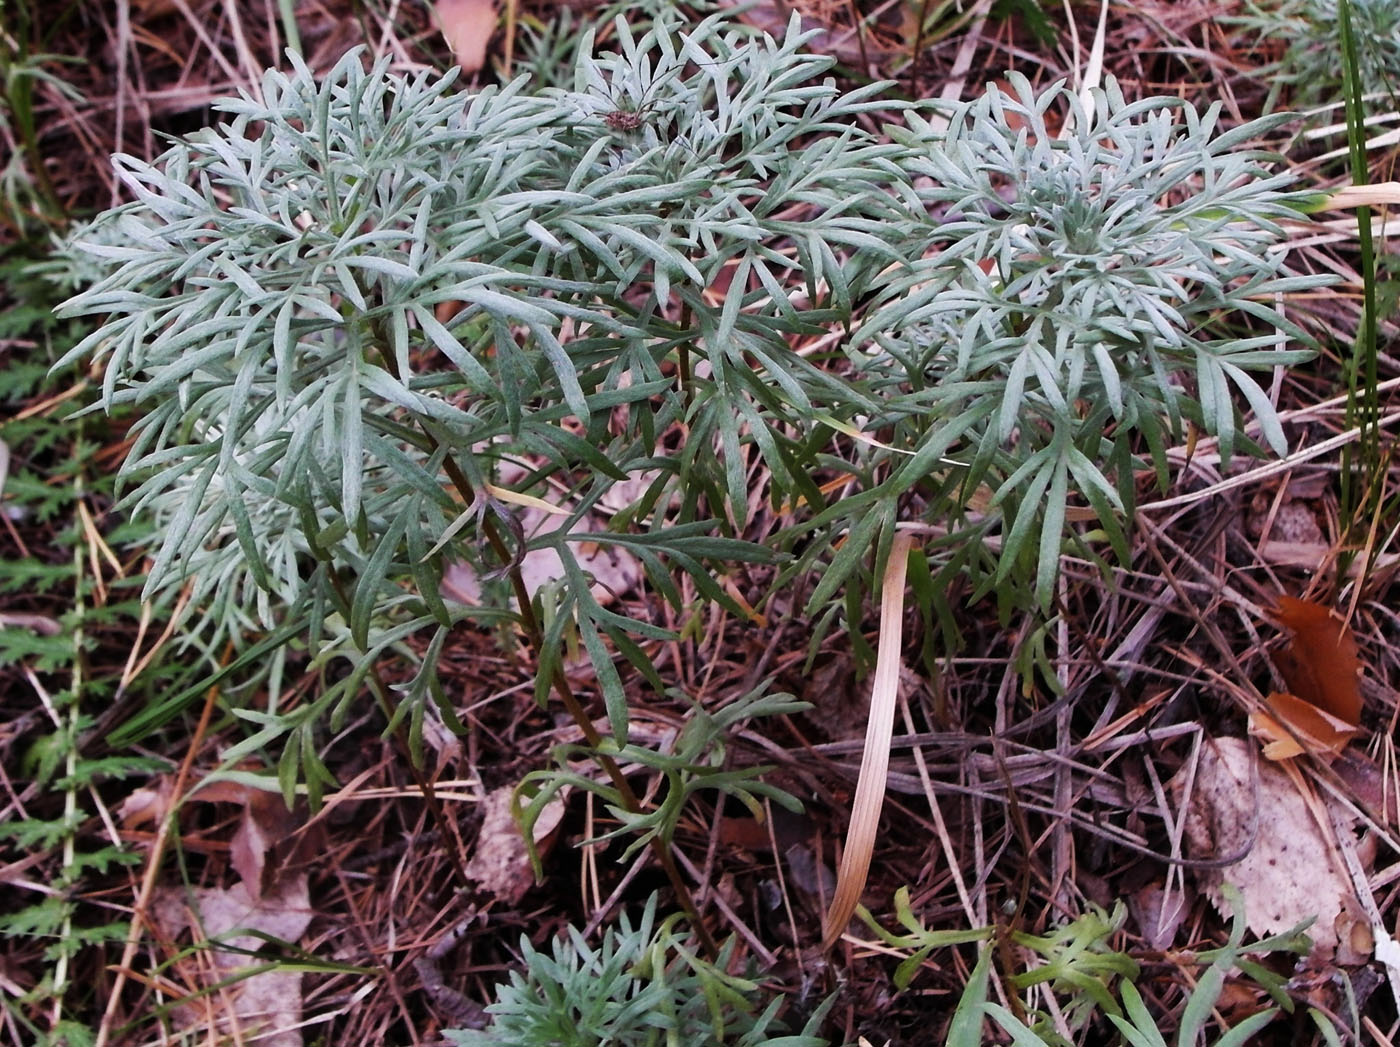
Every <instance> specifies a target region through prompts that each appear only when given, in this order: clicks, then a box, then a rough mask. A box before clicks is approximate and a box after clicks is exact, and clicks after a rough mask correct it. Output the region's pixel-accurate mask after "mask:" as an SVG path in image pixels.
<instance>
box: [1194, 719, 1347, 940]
mask: <svg viewBox="0 0 1400 1047" xmlns="http://www.w3.org/2000/svg"><path fill="white" fill-rule="evenodd" d="M1186 780H1187V771H1185V770H1183V771H1182V772H1181V773H1179V774H1178V775H1177V776H1176V778H1174V779H1173V780H1172V786H1171V787H1172V792H1173V795H1174V797H1175V799H1176V801H1177V803H1178V804H1183V803H1184V804H1185V812H1184V814H1185V836H1186V843H1187V852H1188V854H1189V855H1190V857H1192V858H1193V859H1196V860H1201V861H1220V860H1222V859H1234V860H1233V861H1230V862H1229V864H1226V865H1222V866H1220V867H1218V868H1209V867H1205V868H1200V869H1198V870H1197V878H1198V881H1199V883H1200V887H1201V890H1202V892H1203V893H1204V894H1205V895H1206V896H1207V897H1209V898H1210V899H1211V901H1212V902H1213V903H1214V904H1215V907H1216V909H1218V910H1219V911H1220V912H1221V913H1222V914H1226V915H1228V914H1229V911H1230V906H1229V903H1228V902H1226V901H1225V899H1224V897H1223V896H1222V894H1221V891H1220V886H1221V884H1222V883H1224V882H1226V881H1228V882H1230V883H1232V884H1234V885H1235V886H1236V887H1237V888H1239V891H1240V893H1241V894H1242V895H1243V896H1244V900H1245V922H1246V924H1248V926H1249V928H1250V929H1251V930H1252V931H1254V932H1255V933H1256V934H1260V935H1266V934H1274V933H1276V932H1279V931H1286V930H1288V929H1289V928H1291V927H1293V926H1295V925H1296V924H1298V923H1301V922H1302V921H1303V920H1306V919H1313V921H1314V922H1313V924H1312V926H1311V927H1309V928H1308V934H1309V936H1311V938H1312V941H1313V948H1314V951H1315V952H1318V951H1320V952H1321V953H1323V954H1324V955H1326V956H1327V957H1329V958H1330V957H1332V956H1335V955H1336V954H1337V948H1338V936H1337V927H1338V922H1339V917H1341V916H1342V915H1343V914H1344V913H1350V912H1351V911H1353V909H1355V908H1356V906H1357V905H1358V903H1357V901H1356V896H1355V893H1354V892H1353V890H1352V886H1351V881H1350V880H1349V879H1348V878H1347V875H1346V872H1345V870H1344V869H1343V868H1342V864H1341V859H1340V857H1339V856H1338V855H1337V854H1336V853H1335V851H1334V848H1333V846H1332V843H1331V841H1330V840H1329V839H1328V837H1327V835H1326V834H1325V833H1324V832H1323V830H1322V829H1321V827H1320V826H1319V825H1318V824H1317V820H1316V819H1315V818H1314V817H1313V814H1312V812H1311V811H1310V810H1309V807H1308V803H1307V801H1306V800H1305V798H1304V797H1303V795H1302V793H1300V792H1299V791H1298V787H1297V786H1296V785H1294V783H1293V780H1292V779H1291V778H1290V777H1289V776H1288V774H1287V773H1285V772H1284V771H1283V770H1281V769H1280V768H1278V767H1276V766H1274V765H1273V764H1271V763H1266V762H1262V761H1259V760H1257V759H1256V758H1255V757H1254V753H1253V747H1252V745H1251V744H1250V743H1249V742H1248V741H1246V740H1245V739H1242V738H1208V739H1207V740H1206V741H1205V743H1204V744H1203V745H1202V746H1201V751H1200V759H1199V761H1198V762H1197V765H1196V771H1195V778H1194V783H1193V786H1192V789H1191V792H1190V795H1189V796H1187V795H1183V794H1184V793H1185V792H1186ZM1320 802H1323V803H1327V802H1329V801H1328V800H1326V799H1323V800H1321V801H1320Z"/></svg>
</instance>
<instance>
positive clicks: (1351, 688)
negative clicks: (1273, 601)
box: [1276, 596, 1361, 727]
mask: <svg viewBox="0 0 1400 1047" xmlns="http://www.w3.org/2000/svg"><path fill="white" fill-rule="evenodd" d="M1276 614H1277V616H1278V620H1279V623H1280V624H1281V625H1282V626H1283V627H1284V628H1285V629H1287V630H1288V631H1289V632H1291V633H1292V634H1293V636H1292V639H1291V641H1290V642H1289V644H1288V647H1287V649H1286V650H1285V651H1284V653H1283V655H1282V657H1280V658H1279V660H1278V661H1279V672H1280V673H1282V674H1283V679H1284V681H1285V682H1286V683H1287V684H1288V690H1289V691H1290V692H1291V693H1292V694H1294V695H1297V696H1298V697H1299V698H1301V699H1303V701H1305V702H1310V703H1311V704H1313V705H1315V706H1317V707H1318V708H1319V709H1321V710H1322V711H1324V712H1326V713H1329V714H1330V715H1332V716H1334V717H1336V718H1337V719H1339V720H1341V721H1342V722H1344V723H1345V724H1347V725H1348V726H1350V727H1355V726H1356V725H1357V724H1359V723H1360V722H1361V687H1360V684H1359V683H1358V681H1357V676H1358V674H1359V672H1360V670H1361V662H1360V660H1359V659H1358V658H1357V653H1356V641H1355V640H1354V639H1352V635H1351V630H1350V629H1348V628H1347V625H1346V622H1344V621H1342V620H1341V618H1340V617H1338V616H1337V615H1336V614H1335V613H1334V612H1333V611H1332V610H1331V609H1330V608H1327V607H1324V606H1323V605H1322V604H1320V603H1314V602H1313V601H1311V600H1299V599H1297V598H1296V597H1292V596H1280V597H1279V598H1278V606H1277V608H1276Z"/></svg>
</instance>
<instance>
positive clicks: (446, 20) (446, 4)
mask: <svg viewBox="0 0 1400 1047" xmlns="http://www.w3.org/2000/svg"><path fill="white" fill-rule="evenodd" d="M433 12H434V14H436V16H437V23H438V28H440V29H441V30H442V35H443V37H444V38H445V39H446V40H447V46H448V47H450V48H452V55H453V57H454V58H456V59H457V64H458V65H459V66H461V67H462V72H464V73H475V72H476V71H477V70H479V69H480V68H481V67H482V66H483V65H485V64H486V45H487V43H488V42H489V41H490V39H491V34H492V33H494V32H495V31H496V0H437V3H436V4H434V5H433Z"/></svg>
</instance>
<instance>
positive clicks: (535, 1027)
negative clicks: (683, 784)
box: [447, 895, 827, 1047]
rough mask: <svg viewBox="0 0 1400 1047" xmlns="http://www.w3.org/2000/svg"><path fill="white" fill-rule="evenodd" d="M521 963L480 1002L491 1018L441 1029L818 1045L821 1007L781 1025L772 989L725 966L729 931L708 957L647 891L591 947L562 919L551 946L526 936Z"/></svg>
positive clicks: (522, 1045) (462, 1037) (542, 1036)
mask: <svg viewBox="0 0 1400 1047" xmlns="http://www.w3.org/2000/svg"><path fill="white" fill-rule="evenodd" d="M520 948H521V954H522V958H523V960H524V968H525V969H524V972H523V973H522V972H519V971H513V972H512V973H511V980H510V982H509V983H507V984H502V985H500V986H498V987H497V998H496V1002H495V1003H494V1004H492V1005H491V1006H490V1007H488V1008H487V1012H488V1013H489V1014H490V1015H491V1016H492V1024H491V1026H490V1027H489V1028H488V1029H486V1030H484V1031H482V1032H475V1031H470V1030H448V1031H447V1035H448V1037H449V1038H450V1039H451V1040H452V1041H453V1042H454V1043H457V1044H460V1045H462V1047H472V1045H486V1044H491V1045H497V1047H515V1045H518V1047H526V1045H530V1047H533V1045H535V1044H546V1043H548V1044H556V1045H558V1047H600V1045H602V1044H616V1045H619V1047H652V1045H657V1047H659V1045H661V1044H670V1043H684V1044H691V1045H695V1047H708V1045H711V1044H714V1045H718V1044H733V1045H735V1047H761V1045H763V1047H822V1045H824V1044H825V1043H826V1040H824V1039H822V1038H820V1037H819V1036H817V1035H816V1030H817V1029H818V1028H819V1027H820V1025H821V1021H822V1018H823V1017H824V1016H825V1013H826V1010H827V1007H826V1006H822V1007H819V1008H818V1009H817V1012H816V1013H815V1014H813V1015H812V1016H811V1017H810V1018H809V1020H808V1021H807V1023H806V1025H805V1027H804V1029H803V1031H802V1032H801V1033H800V1034H784V1032H783V1026H782V1023H781V1022H780V1021H779V1020H778V1012H779V1011H780V1010H781V1009H782V1008H783V1005H784V1003H785V1002H786V1001H785V1000H784V998H783V997H781V996H779V997H774V998H773V999H771V1000H769V1001H768V1003H767V1005H766V1006H761V1001H760V988H759V985H758V983H757V982H755V981H752V980H750V979H747V978H741V977H737V976H735V975H732V974H728V973H726V972H727V970H728V966H729V964H730V963H731V961H732V959H733V952H734V943H733V942H732V941H731V942H730V943H728V944H727V945H726V946H725V947H724V948H723V949H722V950H721V953H720V955H719V956H718V957H717V958H716V960H715V961H714V962H713V963H711V962H709V961H706V960H705V959H703V958H701V956H700V955H699V951H698V949H697V946H696V943H695V942H694V941H692V940H691V935H690V934H689V933H688V932H685V931H683V930H681V929H680V928H679V927H678V922H677V919H676V918H674V917H672V918H670V919H666V920H663V921H661V922H660V923H658V922H657V920H656V897H655V896H654V895H653V896H652V897H651V898H650V899H649V900H648V901H647V904H646V907H645V909H644V910H643V911H642V914H641V917H640V919H639V920H638V921H637V923H636V924H635V926H634V925H633V923H632V920H631V918H630V917H629V916H628V914H627V913H626V912H623V913H620V914H619V916H618V920H617V923H616V925H614V926H612V927H609V928H608V929H607V931H605V932H604V935H603V940H602V942H601V943H600V944H599V945H598V947H597V948H594V947H592V946H590V945H589V944H588V942H587V940H586V939H585V938H584V937H583V935H581V934H580V933H579V932H578V931H577V930H576V929H574V928H573V927H570V928H569V929H568V936H567V937H566V938H558V939H555V941H554V943H553V948H552V950H551V951H550V952H549V953H546V952H543V951H541V950H537V949H536V948H535V947H534V946H532V945H531V944H530V941H529V939H528V938H522V939H521V943H520Z"/></svg>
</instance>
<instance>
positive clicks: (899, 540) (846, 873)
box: [822, 534, 913, 949]
mask: <svg viewBox="0 0 1400 1047" xmlns="http://www.w3.org/2000/svg"><path fill="white" fill-rule="evenodd" d="M912 545H913V538H912V537H911V536H910V535H907V534H898V535H896V536H895V539H894V542H893V544H892V545H891V546H890V558H889V561H888V562H887V563H886V564H885V576H884V578H883V579H881V586H880V588H881V595H880V647H879V651H878V654H877V656H876V661H875V684H874V687H873V688H872V690H871V694H870V720H869V722H868V723H867V724H866V728H865V752H864V754H863V755H862V756H861V764H860V778H859V780H858V781H857V782H856V799H855V803H854V804H853V805H852V808H851V825H850V828H849V829H848V830H847V833H846V849H845V851H844V852H843V853H842V855H841V871H840V873H839V874H838V875H837V877H836V894H835V895H834V896H833V898H832V899H831V907H830V908H829V909H828V910H827V912H826V920H825V924H826V931H825V935H824V937H823V939H822V948H823V949H830V948H831V947H832V946H833V945H835V944H836V940H837V939H838V938H840V937H841V933H842V932H843V931H844V930H845V929H846V924H847V923H848V922H849V921H850V919H851V916H852V915H853V914H854V913H855V911H856V904H857V903H858V902H859V901H860V892H861V891H862V890H864V888H865V878H866V876H867V874H868V873H869V872H870V856H871V854H872V853H873V852H874V850H875V833H876V831H877V830H878V829H879V827H880V808H881V807H883V806H884V803H885V777H886V775H887V773H888V772H889V767H890V740H891V738H892V737H893V736H894V712H895V705H896V699H897V697H898V688H899V665H900V652H901V649H902V645H901V639H902V637H901V635H900V633H901V623H902V622H903V619H904V575H905V572H906V570H907V569H908V566H909V549H910V547H911V546H912Z"/></svg>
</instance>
